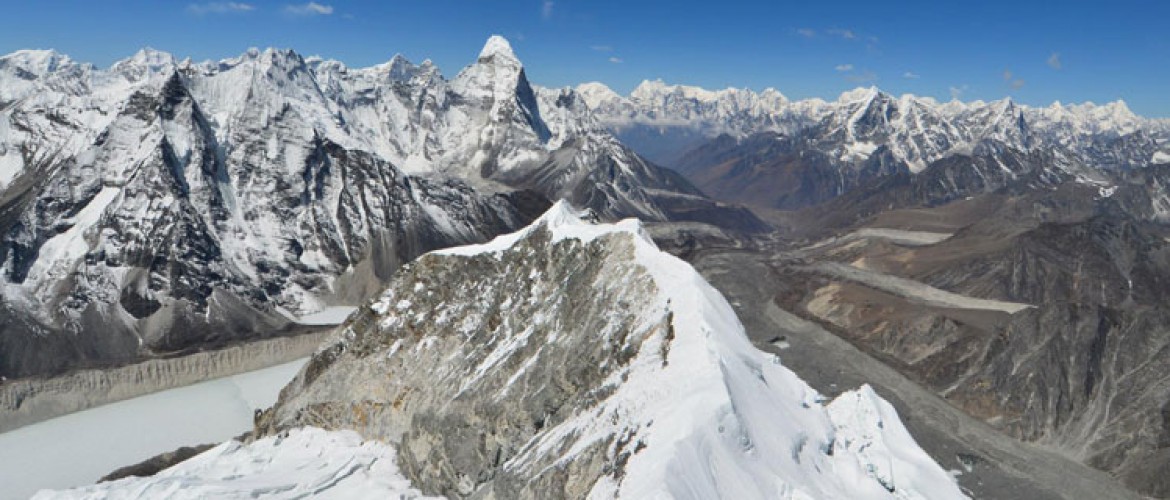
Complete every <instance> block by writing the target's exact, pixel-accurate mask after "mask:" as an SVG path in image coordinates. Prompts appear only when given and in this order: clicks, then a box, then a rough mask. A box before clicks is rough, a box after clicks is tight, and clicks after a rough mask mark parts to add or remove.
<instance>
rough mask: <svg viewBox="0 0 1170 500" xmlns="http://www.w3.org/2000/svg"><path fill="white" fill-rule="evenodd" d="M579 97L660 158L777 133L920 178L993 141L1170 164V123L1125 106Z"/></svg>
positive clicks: (682, 95)
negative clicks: (677, 146)
mask: <svg viewBox="0 0 1170 500" xmlns="http://www.w3.org/2000/svg"><path fill="white" fill-rule="evenodd" d="M578 91H579V92H580V93H581V94H582V95H586V96H588V98H587V102H588V103H589V105H590V106H591V107H592V108H593V109H594V110H595V112H596V113H597V115H598V116H599V118H600V119H601V120H602V122H604V123H605V124H606V125H607V126H609V127H610V128H612V129H613V130H614V131H615V133H617V134H618V136H619V137H620V138H622V139H623V140H624V141H626V142H627V143H629V144H631V145H632V146H633V147H635V149H638V150H643V149H645V150H647V151H651V152H657V151H658V149H656V147H657V146H656V145H655V144H654V141H666V142H670V141H672V140H675V139H677V138H678V137H685V138H689V140H690V142H689V144H690V145H691V146H697V145H698V144H700V143H701V142H702V140H701V139H703V138H707V139H709V138H713V137H716V136H718V135H722V134H727V135H730V136H732V137H733V138H736V139H744V138H746V137H748V136H751V135H753V134H757V133H762V132H771V133H779V134H783V135H788V136H802V137H808V138H810V139H814V142H816V143H817V148H818V149H819V150H822V151H824V152H825V153H827V154H829V155H831V156H833V157H835V158H839V159H840V160H839V161H840V162H841V163H850V162H853V163H856V162H861V161H864V160H866V159H868V158H869V156H870V154H872V153H873V152H874V151H876V150H877V149H878V148H879V147H881V146H886V147H887V148H888V149H889V150H890V151H891V152H892V153H893V155H894V157H895V158H897V159H898V160H899V161H901V162H903V163H905V164H906V165H907V167H908V168H909V169H910V170H912V171H915V172H916V171H920V170H922V169H923V168H925V167H926V165H927V164H929V163H931V162H933V161H935V160H938V159H941V158H943V157H945V156H947V155H950V154H956V153H963V152H965V151H970V150H971V148H973V147H975V146H976V145H978V144H979V143H981V142H985V141H988V140H991V141H996V142H1001V143H1003V144H1006V145H1007V146H1009V147H1011V148H1014V149H1019V150H1023V151H1028V150H1031V149H1034V148H1049V149H1050V148H1054V147H1059V148H1062V149H1066V150H1068V151H1069V152H1070V153H1071V154H1072V155H1073V156H1075V157H1076V158H1077V159H1078V160H1080V161H1082V162H1084V163H1086V164H1089V165H1093V166H1098V167H1101V168H1111V169H1118V168H1135V167H1142V166H1146V165H1149V164H1151V163H1157V162H1160V161H1165V160H1164V159H1163V160H1159V159H1158V158H1170V154H1168V152H1170V144H1168V142H1170V123H1168V122H1167V121H1164V120H1151V119H1146V118H1142V117H1139V116H1137V115H1135V114H1133V113H1132V112H1131V111H1130V110H1129V108H1128V107H1126V105H1125V103H1124V102H1123V101H1117V102H1113V103H1109V104H1105V105H1095V104H1092V103H1085V104H1078V105H1068V106H1065V105H1062V104H1060V103H1054V104H1053V105H1051V106H1049V107H1030V106H1023V105H1019V104H1016V103H1014V102H1012V101H1011V99H1003V100H1000V101H994V102H983V101H975V102H970V103H964V102H959V101H951V102H947V103H939V102H937V101H935V100H934V99H931V98H927V97H917V96H913V95H903V96H901V97H894V96H891V95H889V94H886V93H884V92H881V91H880V90H878V89H877V88H874V87H870V88H858V89H855V90H852V91H849V92H845V93H843V94H842V95H841V96H840V97H839V98H838V99H837V100H835V101H833V102H826V101H823V100H820V99H808V100H802V101H789V100H787V99H785V98H784V97H783V96H781V95H780V94H779V93H778V92H776V91H775V90H773V89H767V90H764V91H763V92H760V93H755V92H753V91H750V90H746V89H726V90H721V91H709V90H704V89H701V88H697V87H687V86H682V85H666V84H663V83H662V82H661V81H657V82H643V83H642V84H641V85H640V86H638V87H637V88H636V89H635V90H634V91H633V92H631V93H630V95H629V96H625V97H623V96H621V95H618V94H617V93H615V92H613V91H612V90H610V89H609V88H607V87H605V86H604V85H603V84H600V83H587V84H583V85H581V86H579V87H578ZM648 130H652V131H657V132H656V133H649V132H648ZM679 156H680V153H675V155H674V156H673V159H677V158H679ZM668 163H669V162H668Z"/></svg>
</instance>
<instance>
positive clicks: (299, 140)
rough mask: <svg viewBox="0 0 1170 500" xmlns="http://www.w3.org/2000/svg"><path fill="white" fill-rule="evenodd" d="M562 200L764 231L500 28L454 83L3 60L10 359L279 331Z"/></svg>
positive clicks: (375, 75)
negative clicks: (560, 83) (674, 167)
mask: <svg viewBox="0 0 1170 500" xmlns="http://www.w3.org/2000/svg"><path fill="white" fill-rule="evenodd" d="M550 198H551V199H556V198H567V199H570V200H573V201H574V202H577V203H580V204H581V205H584V206H588V207H590V208H592V209H594V210H595V211H596V212H598V213H599V214H602V215H603V216H606V217H617V216H629V215H636V216H639V217H642V218H645V219H649V220H665V219H669V218H674V217H684V218H685V217H694V218H700V219H702V218H708V219H711V218H716V219H718V218H721V219H722V220H733V221H738V223H739V224H740V227H745V228H749V227H762V223H760V222H759V221H758V219H755V218H754V217H751V216H750V214H747V213H746V212H745V211H739V210H735V209H732V208H727V207H724V206H722V205H717V204H715V203H713V202H711V201H709V200H707V199H706V198H704V197H702V196H701V195H700V194H699V193H698V191H697V190H695V189H694V188H693V187H691V185H690V184H689V183H688V182H687V181H685V180H683V179H682V177H681V176H679V175H678V174H675V173H673V172H670V171H668V170H664V169H661V168H658V167H655V166H654V165H651V164H649V163H647V162H646V161H644V160H643V159H642V158H641V157H639V156H638V155H636V154H635V153H634V152H633V151H631V150H629V149H628V148H626V147H625V146H623V145H621V144H620V143H619V142H618V141H617V140H616V139H614V138H613V137H612V136H611V135H610V134H609V133H608V132H606V131H605V129H604V127H602V126H601V125H600V124H599V123H598V122H597V121H596V120H595V119H594V118H593V117H592V113H590V112H589V111H588V110H587V109H586V108H585V107H584V105H583V104H582V101H581V99H580V97H579V96H578V95H577V94H576V93H575V92H573V91H572V90H570V89H564V90H545V89H539V90H538V89H534V88H533V87H532V86H531V85H530V84H529V83H528V81H527V78H526V77H525V74H524V69H523V66H522V65H521V64H520V62H519V60H518V59H517V58H516V57H515V54H514V53H513V52H512V50H511V48H510V46H509V45H508V43H507V41H505V40H504V39H503V38H499V37H493V38H491V39H490V40H489V41H488V43H487V45H486V46H485V47H484V49H483V51H482V52H481V53H480V54H479V57H478V58H477V60H476V62H475V63H473V64H472V65H470V66H468V67H467V68H465V69H464V70H463V71H462V72H460V73H459V75H458V76H456V77H455V78H454V79H453V80H451V81H448V80H445V79H444V78H443V77H442V75H440V74H439V72H438V70H437V68H435V67H434V65H432V64H431V63H429V62H423V63H422V64H419V65H415V64H413V63H410V62H409V61H407V60H405V59H404V58H402V57H400V56H397V57H395V58H393V59H392V60H391V61H389V62H387V63H385V64H382V65H378V66H373V67H370V68H363V69H349V68H347V67H345V66H344V65H343V64H341V63H339V62H337V61H329V60H323V59H320V58H307V59H306V58H303V57H301V56H300V55H298V54H296V53H295V52H292V51H290V50H275V49H267V50H263V51H261V50H256V49H252V50H249V51H247V52H246V53H244V54H242V55H241V56H239V57H236V58H233V59H227V60H223V61H219V62H203V63H194V62H191V61H189V60H185V61H178V60H176V59H175V58H174V57H172V56H170V55H169V54H166V53H162V52H158V51H154V50H150V49H144V50H142V51H140V52H138V53H137V54H135V55H134V56H133V57H130V58H128V59H125V60H123V61H119V62H118V63H116V64H114V65H113V66H111V67H110V68H107V69H98V68H95V67H93V66H92V65H88V64H79V63H76V62H74V61H72V60H71V59H69V58H68V57H66V56H63V55H60V54H57V53H54V52H52V51H20V52H16V53H13V54H10V55H7V56H4V57H0V286H2V287H3V294H2V295H0V325H3V326H0V375H4V376H9V377H11V376H22V375H29V374H35V373H45V372H51V371H56V370H61V369H66V368H70V367H74V366H77V365H78V364H99V365H100V364H105V363H110V362H122V361H125V360H130V359H134V358H138V357H141V356H149V355H153V354H158V353H163V352H172V351H176V350H181V349H185V348H190V347H193V346H200V345H207V344H209V343H210V344H216V343H223V342H229V341H233V340H237V339H239V338H248V337H252V336H255V335H261V334H274V333H275V332H276V331H278V330H281V329H283V328H285V327H286V326H288V324H289V318H291V317H296V316H300V315H303V314H305V313H310V312H313V311H315V310H318V309H321V308H322V307H325V306H328V305H333V304H346V303H350V304H352V303H355V302H356V301H359V300H361V299H364V298H365V297H367V296H368V295H369V294H372V293H374V292H376V291H377V290H379V289H380V287H381V286H382V284H383V283H384V282H385V280H386V279H388V278H389V276H390V274H392V273H393V270H394V269H395V268H396V267H397V266H398V265H399V264H401V263H402V262H405V261H407V260H409V259H411V258H413V257H415V256H417V255H419V254H421V253H423V252H425V251H428V250H431V249H434V248H440V247H445V246H451V245H456V244H464V243H469V242H474V241H479V240H484V239H486V238H488V237H490V236H492V235H495V234H499V233H500V232H502V231H507V230H511V229H515V228H517V227H519V226H520V225H522V224H524V223H525V222H527V221H528V220H531V218H532V217H535V216H536V215H537V214H539V213H540V212H541V210H543V209H544V208H545V207H547V203H548V202H547V200H546V199H550ZM96 332H101V333H96ZM261 332H266V333H261ZM30 352H38V353H44V354H41V355H38V356H30V355H28V354H27V353H30ZM48 353H57V354H48Z"/></svg>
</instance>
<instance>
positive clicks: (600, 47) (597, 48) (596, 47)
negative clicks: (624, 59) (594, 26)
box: [589, 45, 613, 52]
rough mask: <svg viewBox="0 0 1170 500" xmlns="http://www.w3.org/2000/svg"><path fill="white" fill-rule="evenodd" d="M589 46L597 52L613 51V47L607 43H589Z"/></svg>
mask: <svg viewBox="0 0 1170 500" xmlns="http://www.w3.org/2000/svg"><path fill="white" fill-rule="evenodd" d="M589 48H590V49H591V50H594V51H597V52H613V47H612V46H609V45H590V46H589Z"/></svg>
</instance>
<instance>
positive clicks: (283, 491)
mask: <svg viewBox="0 0 1170 500" xmlns="http://www.w3.org/2000/svg"><path fill="white" fill-rule="evenodd" d="M32 498H34V499H36V500H53V499H92V500H98V499H109V500H118V499H127V500H128V499H142V500H146V499H158V498H168V499H176V500H179V499H205V498H223V499H251V498H272V499H278V498H289V499H292V498H336V499H367V498H368V499H386V498H394V499H398V500H425V499H428V498H434V497H427V496H424V495H422V494H421V493H419V492H418V490H415V489H413V488H411V487H410V482H409V481H408V480H407V479H405V478H404V477H402V475H401V474H400V473H399V472H398V468H397V467H396V466H395V465H394V449H393V448H392V447H390V446H388V445H386V444H383V443H379V442H376V441H363V440H362V439H361V437H360V436H358V435H357V433H355V432H352V431H326V430H323V429H316V428H312V427H308V428H303V429H294V430H291V431H289V432H288V433H287V435H282V436H270V437H267V438H264V439H260V440H257V441H255V442H252V443H248V444H241V443H239V442H236V441H228V442H226V443H223V444H221V445H219V446H217V447H215V448H212V449H210V450H208V451H206V452H204V453H203V454H201V455H198V456H196V457H194V458H191V459H189V460H187V461H185V462H182V463H180V464H178V465H176V466H174V467H171V468H169V469H167V470H164V471H162V472H160V473H158V474H157V475H155V476H153V477H150V478H145V479H144V478H126V479H121V480H118V481H113V482H109V483H101V484H97V485H93V486H87V487H84V488H78V489H74V490H64V491H41V492H39V493H37V494H36V495H33V497H32Z"/></svg>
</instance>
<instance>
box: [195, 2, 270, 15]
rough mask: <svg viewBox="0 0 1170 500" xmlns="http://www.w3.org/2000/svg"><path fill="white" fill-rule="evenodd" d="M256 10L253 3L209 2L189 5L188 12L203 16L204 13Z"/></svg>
mask: <svg viewBox="0 0 1170 500" xmlns="http://www.w3.org/2000/svg"><path fill="white" fill-rule="evenodd" d="M253 10H256V7H255V6H253V5H252V4H247V3H241V2H209V3H193V4H189V5H187V12H190V13H192V14H195V15H199V16H202V15H204V14H230V13H233V12H249V11H253Z"/></svg>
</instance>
